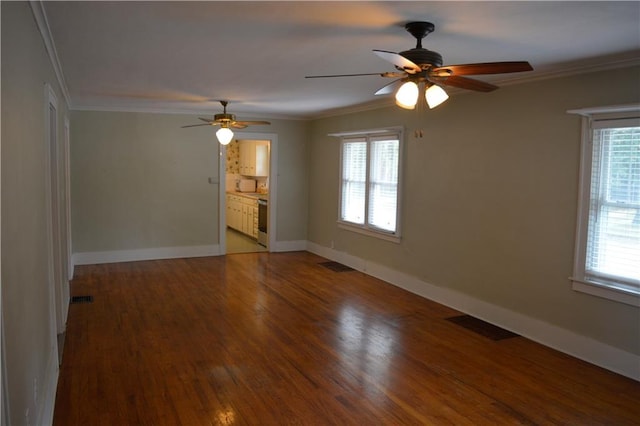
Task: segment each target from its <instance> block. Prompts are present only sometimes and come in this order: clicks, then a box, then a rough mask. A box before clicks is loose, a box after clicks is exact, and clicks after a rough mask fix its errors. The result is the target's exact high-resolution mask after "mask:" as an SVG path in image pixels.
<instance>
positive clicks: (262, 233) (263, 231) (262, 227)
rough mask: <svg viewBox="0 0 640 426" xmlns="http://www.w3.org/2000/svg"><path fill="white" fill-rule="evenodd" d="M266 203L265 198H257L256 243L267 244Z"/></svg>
mask: <svg viewBox="0 0 640 426" xmlns="http://www.w3.org/2000/svg"><path fill="white" fill-rule="evenodd" d="M267 211H268V203H267V200H263V199H259V200H258V243H259V244H261V245H263V246H265V247H266V246H267V234H268V232H267V223H268V222H269V221H268V220H267V216H268V212H267Z"/></svg>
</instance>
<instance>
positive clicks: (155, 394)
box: [54, 252, 640, 425]
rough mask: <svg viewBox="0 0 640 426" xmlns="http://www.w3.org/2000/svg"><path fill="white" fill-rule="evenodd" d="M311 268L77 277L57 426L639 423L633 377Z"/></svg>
mask: <svg viewBox="0 0 640 426" xmlns="http://www.w3.org/2000/svg"><path fill="white" fill-rule="evenodd" d="M322 262H326V259H324V258H321V257H319V256H316V255H313V254H310V253H307V252H295V253H278V254H274V253H249V254H235V255H228V256H220V257H209V258H194V259H173V260H162V261H148V262H131V263H120V264H107V265H90V266H79V267H77V268H76V276H75V278H74V280H73V282H72V283H71V291H72V294H73V295H91V296H93V302H92V303H83V304H74V305H71V307H70V311H69V319H68V325H67V333H66V341H65V348H64V357H63V363H62V366H61V370H60V378H59V383H58V392H57V400H56V407H55V413H54V424H55V425H102V424H104V425H180V424H182V425H286V424H303V425H363V424H367V425H377V424H379V425H412V424H435V425H440V424H455V425H466V424H468V425H482V424H523V425H546V424H567V425H576V424H579V425H583V424H584V425H586V424H589V425H592V424H593V425H598V424H615V425H634V424H636V425H637V424H640V405H639V404H638V401H640V383H638V382H635V381H633V380H630V379H627V378H625V377H622V376H619V375H616V374H614V373H611V372H608V371H605V370H603V369H601V368H598V367H595V366H593V365H590V364H588V363H585V362H583V361H580V360H577V359H575V358H572V357H570V356H568V355H565V354H561V353H559V352H557V351H554V350H552V349H549V348H546V347H543V346H541V345H539V344H536V343H534V342H531V341H529V340H527V339H525V338H522V337H513V338H509V339H504V340H500V341H494V340H491V339H488V338H486V337H484V336H481V335H479V334H477V333H474V332H472V331H470V330H467V329H465V328H463V327H460V326H458V325H456V324H454V323H452V322H450V321H447V318H449V317H451V316H455V315H459V314H460V312H457V311H455V310H453V309H451V308H448V307H445V306H442V305H439V304H437V303H434V302H432V301H429V300H426V299H423V298H421V297H418V296H416V295H413V294H411V293H408V292H406V291H404V290H402V289H399V288H397V287H394V286H391V285H389V284H387V283H384V282H382V281H380V280H377V279H375V278H372V277H369V276H367V275H365V274H363V273H360V272H357V271H347V272H336V271H333V270H330V269H328V268H326V267H324V266H322V265H321V264H320V263H322Z"/></svg>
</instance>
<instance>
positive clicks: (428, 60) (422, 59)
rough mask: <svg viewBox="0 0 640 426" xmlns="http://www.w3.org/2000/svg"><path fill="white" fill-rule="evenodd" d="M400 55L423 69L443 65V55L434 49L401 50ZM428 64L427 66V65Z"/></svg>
mask: <svg viewBox="0 0 640 426" xmlns="http://www.w3.org/2000/svg"><path fill="white" fill-rule="evenodd" d="M400 55H401V56H403V57H405V58H407V59H408V60H410V61H411V62H413V63H414V64H416V65H419V66H420V67H421V68H422V69H426V68H430V67H431V68H437V67H441V66H442V63H443V62H442V55H440V54H439V53H438V52H434V51H433V50H428V49H423V48H414V49H410V50H405V51H404V52H400ZM425 65H427V66H425Z"/></svg>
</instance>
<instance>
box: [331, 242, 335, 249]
mask: <svg viewBox="0 0 640 426" xmlns="http://www.w3.org/2000/svg"><path fill="white" fill-rule="evenodd" d="M331 248H334V246H333V240H331Z"/></svg>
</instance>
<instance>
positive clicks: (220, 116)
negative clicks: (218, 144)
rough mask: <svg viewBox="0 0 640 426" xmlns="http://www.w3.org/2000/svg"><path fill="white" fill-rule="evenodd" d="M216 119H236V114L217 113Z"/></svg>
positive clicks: (214, 117)
mask: <svg viewBox="0 0 640 426" xmlns="http://www.w3.org/2000/svg"><path fill="white" fill-rule="evenodd" d="M213 120H214V121H236V116H235V115H233V114H216V115H214V116H213Z"/></svg>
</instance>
